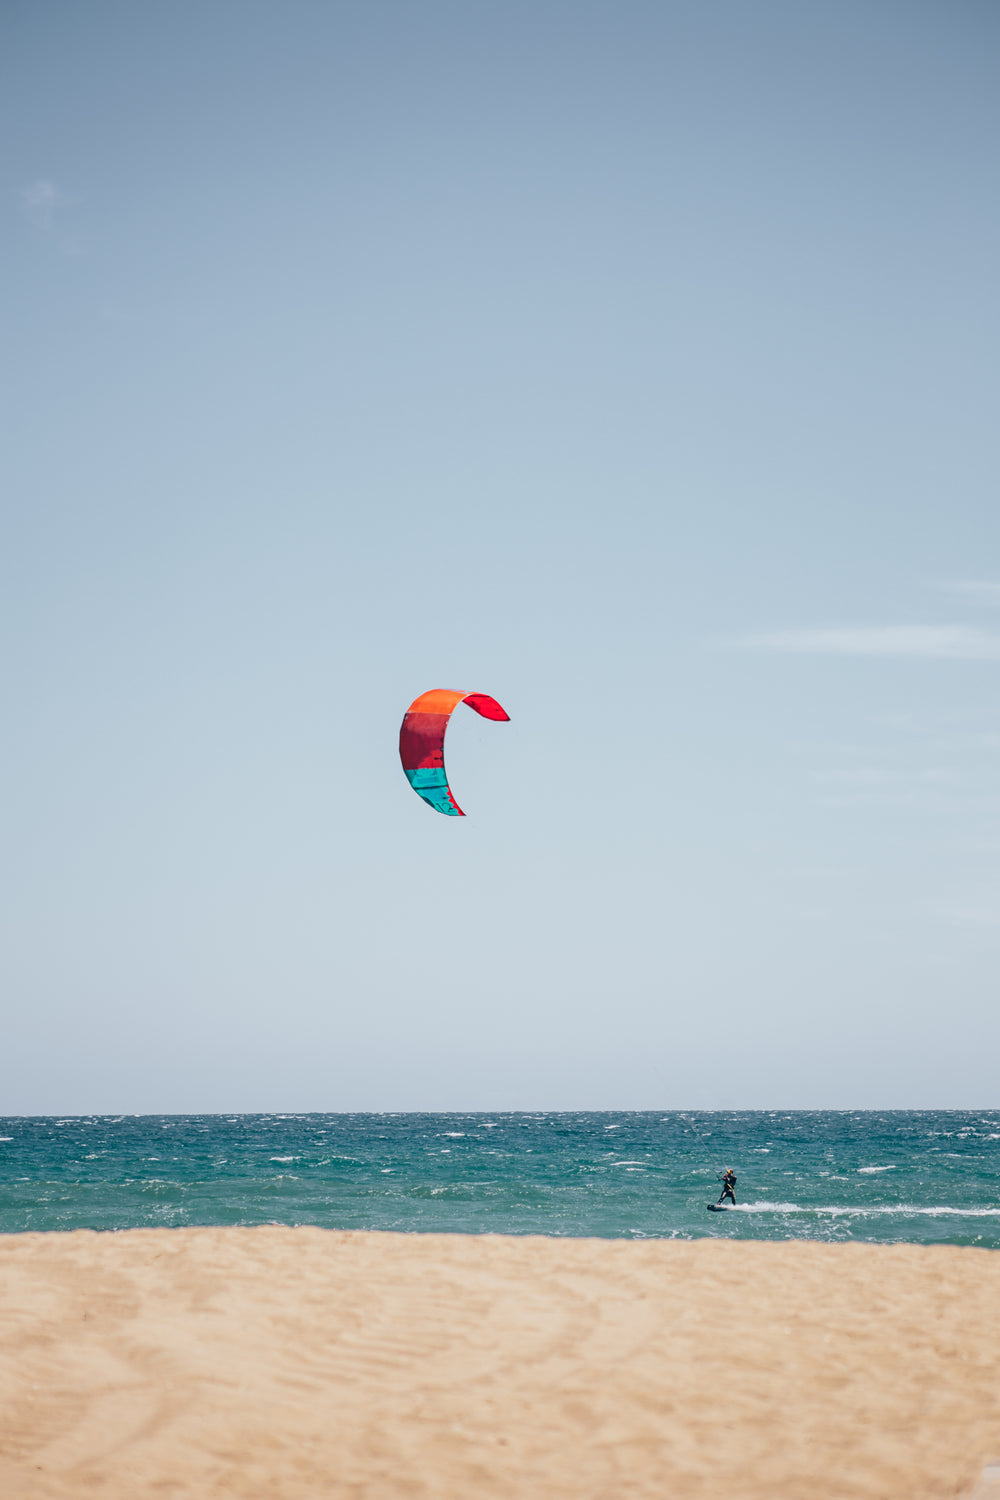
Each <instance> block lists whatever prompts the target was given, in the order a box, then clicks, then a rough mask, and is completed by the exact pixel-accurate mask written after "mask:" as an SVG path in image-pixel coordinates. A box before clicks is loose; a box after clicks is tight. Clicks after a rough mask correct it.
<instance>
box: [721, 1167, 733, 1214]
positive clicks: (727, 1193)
mask: <svg viewBox="0 0 1000 1500" xmlns="http://www.w3.org/2000/svg"><path fill="white" fill-rule="evenodd" d="M735 1188H736V1173H735V1172H734V1171H733V1169H732V1167H727V1168H726V1170H725V1173H724V1174H723V1177H722V1192H721V1193H720V1194H719V1197H718V1201H719V1202H720V1203H723V1202H724V1201H725V1200H726V1199H727V1198H729V1199H730V1200H731V1202H732V1205H733V1207H734V1208H735V1207H736V1193H735Z"/></svg>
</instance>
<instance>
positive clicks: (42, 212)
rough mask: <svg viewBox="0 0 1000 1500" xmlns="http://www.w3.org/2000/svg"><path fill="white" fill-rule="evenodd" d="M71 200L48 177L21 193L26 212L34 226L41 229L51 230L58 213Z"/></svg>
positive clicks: (42, 178)
mask: <svg viewBox="0 0 1000 1500" xmlns="http://www.w3.org/2000/svg"><path fill="white" fill-rule="evenodd" d="M69 201H70V200H69V198H67V196H66V194H65V193H63V192H61V191H60V189H59V188H58V187H57V186H56V184H55V183H54V182H50V181H49V179H48V178H47V177H39V178H37V179H36V181H35V182H32V183H29V184H28V186H27V187H26V188H23V189H22V191H21V202H22V203H23V204H24V211H25V213H26V214H27V216H28V218H29V219H30V220H31V222H32V224H35V225H36V226H37V227H38V228H39V229H51V228H52V224H53V221H54V219H55V216H56V211H57V210H58V209H60V208H62V207H63V206H64V205H65V204H67V203H69Z"/></svg>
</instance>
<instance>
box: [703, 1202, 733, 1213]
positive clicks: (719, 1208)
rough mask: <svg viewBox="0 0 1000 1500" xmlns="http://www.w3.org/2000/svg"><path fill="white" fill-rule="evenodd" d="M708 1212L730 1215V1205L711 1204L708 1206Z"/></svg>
mask: <svg viewBox="0 0 1000 1500" xmlns="http://www.w3.org/2000/svg"><path fill="white" fill-rule="evenodd" d="M708 1211H709V1213H710V1214H724V1213H728V1211H729V1204H728V1203H709V1204H708Z"/></svg>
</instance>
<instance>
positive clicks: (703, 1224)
mask: <svg viewBox="0 0 1000 1500" xmlns="http://www.w3.org/2000/svg"><path fill="white" fill-rule="evenodd" d="M727 1165H728V1166H732V1167H733V1168H734V1170H735V1171H736V1174H737V1177H738V1183H737V1189H736V1196H737V1207H736V1209H735V1210H732V1209H730V1210H729V1211H727V1212H726V1213H721V1214H710V1213H708V1212H707V1204H708V1203H709V1202H710V1201H713V1200H714V1199H715V1198H716V1197H717V1196H718V1193H719V1191H720V1188H719V1184H718V1181H717V1178H718V1176H719V1174H720V1173H721V1171H722V1169H723V1167H724V1166H727ZM275 1222H276V1223H280V1224H317V1225H321V1226H323V1227H325V1228H330V1229H393V1230H406V1231H411V1232H412V1231H416V1232H424V1231H445V1232H451V1233H459V1234H485V1233H496V1234H546V1235H595V1236H600V1237H603V1238H627V1239H658V1238H681V1239H694V1238H698V1237H702V1236H707V1235H711V1236H715V1237H716V1238H725V1239H766V1240H774V1239H808V1240H830V1241H837V1240H841V1241H842V1240H859V1241H867V1242H879V1243H892V1242H907V1243H918V1244H951V1245H981V1246H987V1247H990V1248H1000V1112H991V1111H985V1112H983V1111H969V1112H956V1111H948V1112H943V1113H930V1112H926V1111H921V1112H912V1113H911V1112H905V1111H901V1112H886V1113H878V1112H873V1113H872V1112H831V1111H824V1112H787V1111H757V1112H734V1113H711V1114H705V1113H702V1114H698V1113H687V1114H681V1113H678V1112H674V1111H669V1110H667V1111H644V1112H638V1113H573V1112H565V1113H544V1112H543V1113H535V1114H333V1115H325V1114H305V1115H296V1114H260V1115H113V1116H112V1115H107V1116H106V1115H99V1116H88V1117H80V1116H65V1117H62V1116H59V1117H18V1118H6V1119H3V1120H0V1232H3V1233H8V1234H10V1233H20V1232H23V1231H25V1230H66V1229H104V1230H111V1229H130V1228H135V1227H140V1226H142V1227H172V1226H182V1225H191V1224H266V1223H275Z"/></svg>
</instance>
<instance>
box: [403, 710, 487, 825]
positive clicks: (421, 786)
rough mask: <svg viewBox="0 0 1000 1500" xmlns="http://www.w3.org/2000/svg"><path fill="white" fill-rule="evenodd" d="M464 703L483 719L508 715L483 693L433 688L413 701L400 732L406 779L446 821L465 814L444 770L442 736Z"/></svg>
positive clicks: (404, 716)
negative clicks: (456, 709)
mask: <svg viewBox="0 0 1000 1500" xmlns="http://www.w3.org/2000/svg"><path fill="white" fill-rule="evenodd" d="M460 703H467V704H468V705H469V707H470V708H472V709H475V711H476V713H477V714H482V716H483V718H484V719H497V720H498V721H500V722H501V723H503V722H504V721H506V720H509V719H510V714H509V713H507V711H506V710H505V709H503V708H501V707H500V704H499V703H498V702H497V700H496V699H495V698H489V697H487V695H486V694H485V693H453V692H450V691H449V690H448V689H447V688H432V689H431V691H430V692H429V693H421V694H420V697H419V698H414V700H413V702H412V703H411V704H410V706H409V708H408V709H407V710H406V713H405V714H404V715H403V723H402V725H401V727H400V731H399V758H400V760H401V761H402V762H403V770H404V771H405V772H406V779H407V781H408V782H409V783H410V785H411V786H412V788H413V790H414V791H415V792H416V794H417V796H418V797H422V798H423V799H424V801H425V802H427V803H429V805H430V806H431V807H433V808H435V809H436V810H437V811H438V812H439V813H444V814H445V815H446V816H447V817H449V818H464V817H465V813H464V812H463V811H462V809H461V808H460V807H459V805H458V803H457V802H456V801H455V799H454V797H453V796H452V795H451V787H450V786H449V785H448V777H447V775H446V774H445V769H444V735H445V730H446V729H447V728H448V720H449V719H450V718H451V715H452V710H453V709H455V708H457V707H458V705H459V704H460Z"/></svg>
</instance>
